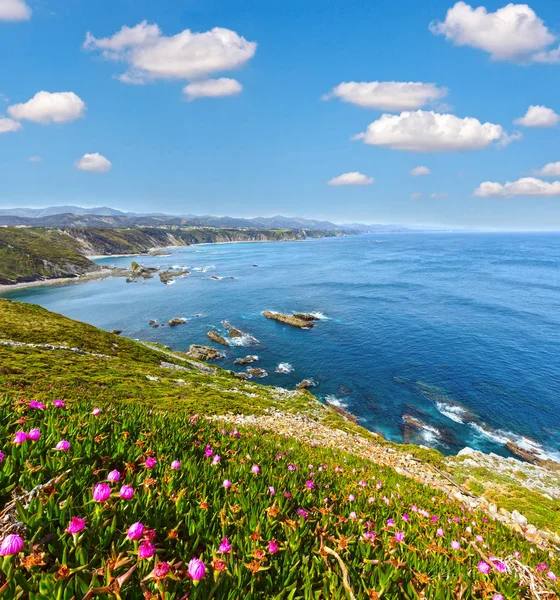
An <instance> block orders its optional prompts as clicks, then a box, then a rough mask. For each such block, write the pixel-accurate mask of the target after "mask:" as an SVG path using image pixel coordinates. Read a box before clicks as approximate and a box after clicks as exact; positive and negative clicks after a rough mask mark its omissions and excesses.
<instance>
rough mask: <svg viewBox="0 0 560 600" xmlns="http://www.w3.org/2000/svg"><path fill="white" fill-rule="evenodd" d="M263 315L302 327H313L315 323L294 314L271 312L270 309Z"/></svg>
mask: <svg viewBox="0 0 560 600" xmlns="http://www.w3.org/2000/svg"><path fill="white" fill-rule="evenodd" d="M263 315H264V316H265V317H266V318H267V319H272V320H273V321H279V322H280V323H285V324H286V325H291V326H292V327H299V328H300V329H311V328H312V327H313V325H314V323H313V321H306V320H305V319H298V318H297V317H295V316H294V315H283V314H282V313H275V312H270V311H269V310H265V311H264V312H263Z"/></svg>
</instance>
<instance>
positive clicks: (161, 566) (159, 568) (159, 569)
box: [153, 561, 169, 579]
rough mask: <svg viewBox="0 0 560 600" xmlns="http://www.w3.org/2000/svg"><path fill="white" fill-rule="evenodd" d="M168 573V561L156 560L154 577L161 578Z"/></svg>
mask: <svg viewBox="0 0 560 600" xmlns="http://www.w3.org/2000/svg"><path fill="white" fill-rule="evenodd" d="M167 573H169V563H166V562H165V561H161V562H158V563H157V564H156V566H155V567H154V570H153V576H154V579H163V578H164V577H165V576H166V575H167Z"/></svg>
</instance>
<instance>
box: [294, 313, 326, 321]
mask: <svg viewBox="0 0 560 600" xmlns="http://www.w3.org/2000/svg"><path fill="white" fill-rule="evenodd" d="M294 317H295V318H296V319H301V320H302V321H319V320H320V319H319V317H316V316H315V315H312V314H310V313H294Z"/></svg>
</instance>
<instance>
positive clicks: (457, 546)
mask: <svg viewBox="0 0 560 600" xmlns="http://www.w3.org/2000/svg"><path fill="white" fill-rule="evenodd" d="M451 547H452V548H453V550H459V549H460V548H461V544H460V543H459V542H458V541H457V540H453V541H452V542H451Z"/></svg>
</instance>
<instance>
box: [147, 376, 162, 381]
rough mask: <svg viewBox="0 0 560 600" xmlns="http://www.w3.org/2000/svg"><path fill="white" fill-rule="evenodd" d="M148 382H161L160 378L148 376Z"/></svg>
mask: <svg viewBox="0 0 560 600" xmlns="http://www.w3.org/2000/svg"><path fill="white" fill-rule="evenodd" d="M146 379H147V380H148V381H159V377H153V376H152V375H146Z"/></svg>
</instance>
